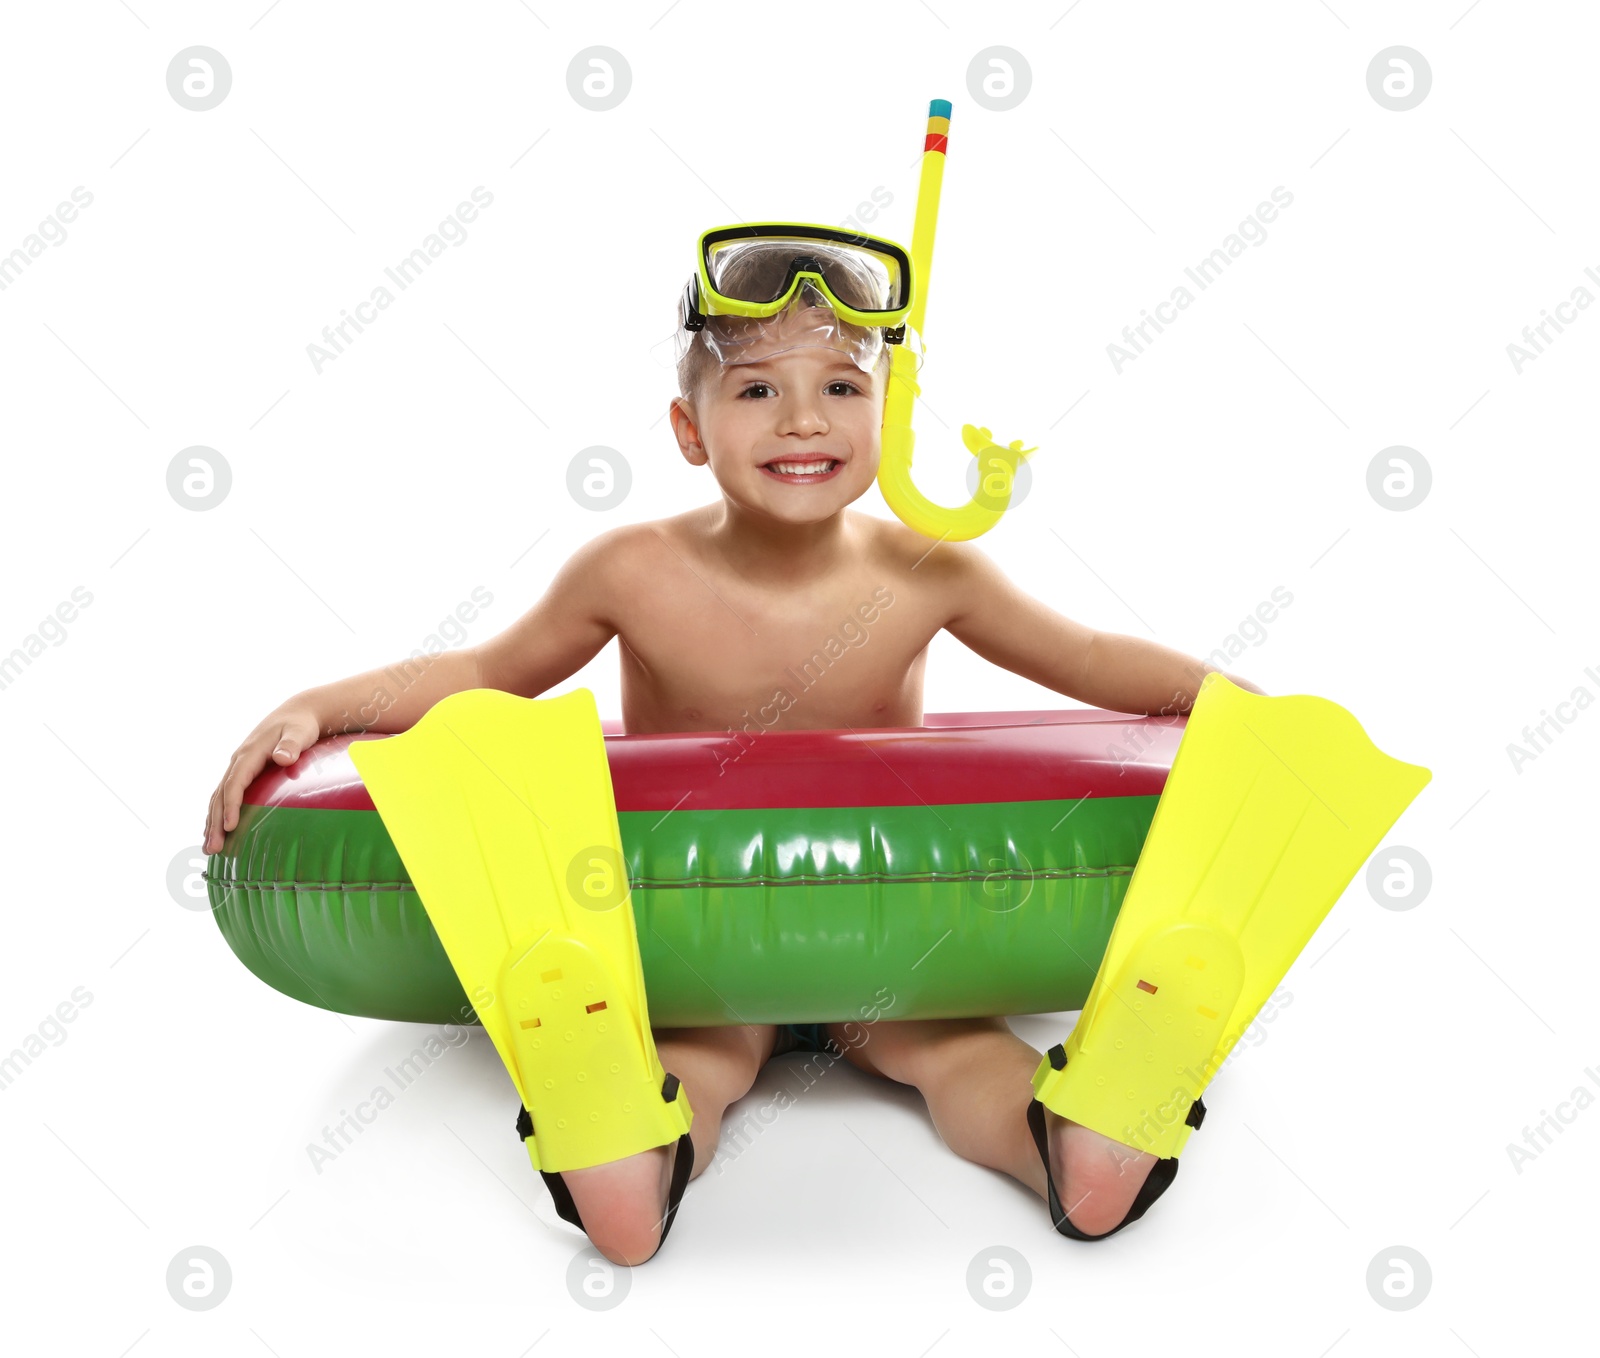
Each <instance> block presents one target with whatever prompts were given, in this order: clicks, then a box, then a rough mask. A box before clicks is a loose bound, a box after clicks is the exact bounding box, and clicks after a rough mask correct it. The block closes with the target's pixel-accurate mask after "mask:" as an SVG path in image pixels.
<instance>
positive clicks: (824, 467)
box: [772, 462, 833, 476]
mask: <svg viewBox="0 0 1600 1358" xmlns="http://www.w3.org/2000/svg"><path fill="white" fill-rule="evenodd" d="M832 467H833V463H832V462H774V463H773V464H772V470H773V471H775V472H781V473H783V475H785V476H815V475H817V474H818V473H820V472H825V471H828V470H830V469H831V468H832Z"/></svg>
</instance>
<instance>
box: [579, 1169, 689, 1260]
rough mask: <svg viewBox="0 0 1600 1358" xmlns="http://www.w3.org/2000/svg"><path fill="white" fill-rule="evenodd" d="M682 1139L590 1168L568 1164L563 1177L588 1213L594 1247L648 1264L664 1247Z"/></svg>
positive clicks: (586, 1218) (585, 1223) (587, 1228)
mask: <svg viewBox="0 0 1600 1358" xmlns="http://www.w3.org/2000/svg"><path fill="white" fill-rule="evenodd" d="M674 1151H677V1153H678V1154H682V1155H687V1154H688V1153H689V1151H688V1147H687V1146H686V1145H685V1146H683V1147H682V1149H679V1143H678V1142H673V1143H671V1144H669V1145H665V1146H652V1147H651V1148H650V1149H649V1150H643V1151H640V1152H638V1153H637V1154H636V1155H625V1156H623V1157H622V1158H621V1159H620V1160H608V1161H606V1163H604V1164H601V1165H590V1166H589V1167H588V1168H586V1169H564V1170H562V1171H561V1180H562V1182H564V1183H565V1184H566V1187H567V1191H568V1193H570V1194H571V1195H572V1203H573V1206H574V1207H575V1208H576V1209H577V1213H578V1215H579V1216H581V1217H582V1218H583V1229H584V1231H585V1232H586V1233H587V1234H588V1236H589V1240H590V1242H591V1243H592V1244H593V1245H594V1247H595V1248H596V1249H597V1250H599V1251H600V1253H601V1254H603V1255H605V1257H606V1258H607V1259H609V1260H610V1261H611V1262H612V1263H614V1264H623V1265H625V1266H628V1267H632V1266H633V1265H635V1264H642V1263H644V1262H645V1261H646V1260H647V1259H649V1258H650V1257H651V1256H652V1255H654V1254H655V1252H656V1250H657V1249H659V1248H660V1246H661V1240H662V1236H663V1235H664V1234H665V1232H664V1230H663V1225H664V1222H665V1217H666V1211H667V1199H668V1195H669V1193H670V1190H671V1186H672V1170H673V1154H674Z"/></svg>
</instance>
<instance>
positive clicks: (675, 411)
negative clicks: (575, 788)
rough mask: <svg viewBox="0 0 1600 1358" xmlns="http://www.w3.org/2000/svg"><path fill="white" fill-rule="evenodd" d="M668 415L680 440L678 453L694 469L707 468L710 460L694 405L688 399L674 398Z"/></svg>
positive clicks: (682, 397)
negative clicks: (701, 440) (696, 420)
mask: <svg viewBox="0 0 1600 1358" xmlns="http://www.w3.org/2000/svg"><path fill="white" fill-rule="evenodd" d="M667 415H668V417H669V418H670V419H671V420H672V432H673V435H674V436H675V437H676V438H677V440H678V451H679V452H681V453H682V454H683V457H684V460H685V461H686V462H688V463H689V465H690V466H693V467H703V466H705V465H706V463H707V462H708V461H710V458H709V457H708V456H707V454H706V450H705V446H704V445H703V444H702V443H701V442H700V429H699V426H698V425H697V424H696V423H695V419H696V416H695V413H694V405H693V403H692V402H691V401H690V400H689V399H688V398H687V397H684V396H674V397H673V398H672V404H671V405H669V406H668V407H667Z"/></svg>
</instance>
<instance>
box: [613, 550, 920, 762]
mask: <svg viewBox="0 0 1600 1358" xmlns="http://www.w3.org/2000/svg"><path fill="white" fill-rule="evenodd" d="M685 577H687V578H685ZM628 614H629V616H628V617H626V618H625V620H624V625H623V627H622V628H621V629H620V632H619V636H620V644H621V651H622V655H621V659H622V678H623V716H624V720H625V721H626V723H627V728H628V730H629V731H644V730H655V731H670V730H721V729H724V728H726V727H730V726H731V727H733V728H735V729H737V728H739V727H740V726H741V724H742V723H743V722H744V721H746V720H754V721H756V722H758V723H759V724H760V725H762V726H765V727H769V728H782V729H794V730H798V729H816V728H819V727H839V726H845V725H850V726H856V725H898V724H915V723H916V722H918V721H920V720H921V700H922V682H921V681H922V668H923V662H924V660H925V658H926V649H927V645H928V642H929V640H930V639H931V637H932V635H933V634H934V632H936V631H937V630H938V624H937V623H933V622H932V620H931V619H930V617H929V616H928V609H927V607H926V604H925V601H924V600H923V597H922V594H921V592H920V591H918V590H917V589H916V588H915V587H914V585H908V583H907V582H906V581H904V580H899V581H891V580H890V579H889V578H886V576H885V574H884V573H882V572H878V573H874V572H871V571H866V570H863V571H860V572H852V573H850V574H848V575H847V576H845V577H843V578H838V579H833V580H830V581H828V582H826V584H823V585H820V586H818V587H817V588H814V589H800V590H784V591H773V590H770V589H764V588H759V587H756V586H753V585H751V584H749V583H747V582H742V581H740V580H737V579H728V578H708V577H707V576H706V574H705V573H703V572H702V573H696V572H692V571H688V570H686V571H685V572H684V573H683V574H680V575H679V576H678V577H677V578H676V579H671V580H665V579H664V580H660V581H656V582H653V583H652V585H651V586H650V587H648V588H646V589H645V590H643V591H641V594H640V596H639V597H638V598H637V599H636V600H635V601H634V604H633V606H632V607H630V608H629V610H628Z"/></svg>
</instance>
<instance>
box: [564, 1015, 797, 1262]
mask: <svg viewBox="0 0 1600 1358" xmlns="http://www.w3.org/2000/svg"><path fill="white" fill-rule="evenodd" d="M652 1031H653V1033H654V1035H655V1042H656V1052H657V1054H658V1055H659V1056H660V1058H661V1065H662V1068H663V1069H665V1070H667V1071H669V1072H670V1073H671V1074H673V1075H676V1076H677V1077H678V1079H679V1081H680V1082H681V1083H682V1085H683V1087H684V1089H685V1090H687V1091H688V1095H689V1106H690V1107H691V1108H693V1109H694V1122H693V1124H692V1125H691V1126H690V1128H689V1139H690V1140H691V1141H692V1142H693V1144H694V1167H693V1168H692V1169H691V1170H690V1173H689V1177H690V1178H691V1179H695V1178H698V1177H699V1176H700V1175H701V1174H703V1173H704V1172H705V1171H706V1170H707V1169H708V1168H710V1165H711V1157H712V1156H713V1155H715V1154H716V1150H717V1141H718V1140H719V1138H720V1136H721V1132H722V1114H723V1112H724V1110H725V1109H726V1108H727V1106H728V1105H729V1104H730V1103H732V1102H733V1101H734V1100H735V1099H738V1098H742V1097H743V1096H744V1095H745V1094H746V1093H748V1092H749V1089H750V1086H751V1085H752V1084H753V1083H754V1082H755V1078H756V1074H757V1072H758V1071H760V1069H761V1067H762V1065H763V1064H764V1063H765V1062H766V1059H767V1057H768V1056H769V1055H770V1054H771V1052H772V1045H773V1042H774V1040H775V1039H776V1036H777V1029H776V1027H774V1026H773V1025H772V1024H770V1023H758V1024H751V1025H748V1026H740V1027H732V1028H655V1029H652ZM672 1158H673V1151H672V1147H671V1146H653V1147H652V1148H651V1149H649V1150H646V1151H640V1152H639V1153H638V1154H637V1155H626V1156H624V1157H623V1158H622V1159H620V1160H610V1161H607V1162H606V1163H605V1164H602V1165H591V1166H590V1167H589V1168H587V1169H565V1170H562V1171H561V1178H562V1181H563V1182H564V1183H565V1184H566V1186H567V1191H568V1192H569V1193H571V1194H572V1202H573V1206H575V1207H576V1208H577V1209H578V1215H579V1216H581V1217H582V1218H583V1224H584V1226H585V1227H586V1228H587V1230H588V1232H589V1239H590V1240H591V1241H592V1242H593V1244H594V1246H595V1248H596V1249H598V1250H599V1251H600V1253H601V1254H603V1255H605V1257H606V1258H607V1259H609V1260H611V1262H612V1263H614V1264H627V1265H633V1264H638V1263H643V1262H644V1261H645V1260H647V1259H649V1258H650V1257H651V1256H652V1255H654V1254H655V1252H656V1248H657V1246H658V1245H659V1244H660V1242H661V1225H662V1222H663V1220H664V1219H665V1216H666V1210H667V1191H668V1188H669V1187H670V1184H671V1179H672ZM679 1210H680V1211H681V1210H682V1206H681V1204H680V1206H679Z"/></svg>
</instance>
